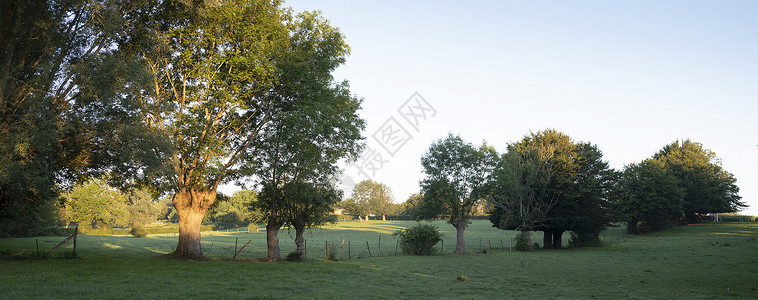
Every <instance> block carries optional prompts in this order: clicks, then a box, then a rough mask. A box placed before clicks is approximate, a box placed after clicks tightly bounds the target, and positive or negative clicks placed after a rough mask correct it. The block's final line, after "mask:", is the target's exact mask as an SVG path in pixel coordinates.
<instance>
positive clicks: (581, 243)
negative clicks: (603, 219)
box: [569, 231, 602, 248]
mask: <svg viewBox="0 0 758 300" xmlns="http://www.w3.org/2000/svg"><path fill="white" fill-rule="evenodd" d="M601 244H602V243H601V242H600V234H599V233H598V232H574V231H572V232H571V239H570V240H569V246H570V247H577V248H578V247H598V246H601Z"/></svg>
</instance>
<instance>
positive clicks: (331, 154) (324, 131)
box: [248, 12, 364, 261]
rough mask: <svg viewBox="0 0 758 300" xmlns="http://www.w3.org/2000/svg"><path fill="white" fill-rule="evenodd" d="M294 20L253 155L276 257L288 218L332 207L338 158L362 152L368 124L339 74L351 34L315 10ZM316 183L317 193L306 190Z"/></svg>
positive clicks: (312, 217)
mask: <svg viewBox="0 0 758 300" xmlns="http://www.w3.org/2000/svg"><path fill="white" fill-rule="evenodd" d="M287 27H288V29H289V36H288V45H287V47H286V50H285V51H284V53H283V55H281V56H280V57H279V58H278V60H277V65H276V74H277V76H278V78H279V81H278V82H277V83H276V84H275V85H274V86H273V88H272V91H273V92H272V95H271V97H273V98H274V99H277V100H276V101H277V103H279V105H277V106H274V107H272V115H271V118H270V122H268V123H267V124H265V125H264V126H263V129H262V134H261V135H259V136H258V138H257V140H256V141H255V143H254V147H251V148H250V149H249V151H250V155H249V156H248V157H249V158H250V159H251V160H250V161H248V163H249V164H255V165H257V169H256V170H255V175H256V178H257V179H258V182H259V184H260V186H262V187H263V188H262V192H261V197H260V200H261V201H260V206H259V208H260V209H261V210H262V211H264V214H265V216H264V220H265V222H266V234H267V245H268V259H269V260H272V261H274V260H279V259H280V258H281V255H280V253H279V242H278V241H279V239H278V232H279V229H280V228H281V227H282V226H283V225H284V224H287V223H291V224H293V225H295V227H303V226H308V225H309V224H315V223H317V221H318V219H319V218H320V217H321V216H320V215H323V214H325V213H326V211H330V210H331V208H332V205H333V204H334V203H332V202H331V201H332V200H335V201H336V199H334V198H333V197H331V196H329V195H331V194H330V193H331V192H330V190H331V188H330V187H331V186H332V185H333V182H334V181H335V180H336V178H335V176H336V174H337V173H338V168H337V162H338V161H340V160H341V159H347V160H350V159H355V157H357V155H358V153H359V151H360V144H359V143H360V141H361V140H362V139H363V137H362V136H361V134H360V132H361V130H362V129H363V128H364V121H363V120H362V119H361V118H360V117H359V116H358V110H359V109H360V106H361V102H362V100H361V99H358V98H356V97H354V96H352V95H351V94H350V90H349V86H348V84H347V82H340V83H336V82H335V81H334V78H333V76H332V72H333V71H334V70H335V69H336V68H337V67H338V66H339V65H341V64H342V63H344V62H345V58H346V56H347V55H348V54H349V48H348V46H347V44H345V41H344V36H343V35H342V34H341V33H340V32H339V30H338V29H337V28H335V27H332V26H331V25H329V23H328V22H327V21H326V20H325V19H323V18H322V17H321V16H320V15H319V14H318V13H313V12H304V13H301V14H299V15H297V16H296V17H294V18H293V19H292V20H291V21H290V22H288V23H287ZM313 189H315V191H317V192H318V195H312V196H308V197H301V196H303V195H304V194H303V192H302V191H303V190H313ZM301 202H302V203H301ZM293 217H297V218H296V219H293ZM304 218H307V219H308V220H304ZM296 223H297V224H296ZM301 233H302V232H301Z"/></svg>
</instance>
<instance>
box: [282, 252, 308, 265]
mask: <svg viewBox="0 0 758 300" xmlns="http://www.w3.org/2000/svg"><path fill="white" fill-rule="evenodd" d="M284 260H285V261H290V262H302V261H305V260H304V259H303V257H301V256H300V252H297V251H292V252H290V253H289V254H287V257H285V258H284Z"/></svg>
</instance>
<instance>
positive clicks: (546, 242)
mask: <svg viewBox="0 0 758 300" xmlns="http://www.w3.org/2000/svg"><path fill="white" fill-rule="evenodd" d="M542 249H553V232H552V231H550V230H545V231H543V236H542Z"/></svg>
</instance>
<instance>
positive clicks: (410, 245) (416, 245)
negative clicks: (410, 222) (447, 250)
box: [394, 224, 443, 255]
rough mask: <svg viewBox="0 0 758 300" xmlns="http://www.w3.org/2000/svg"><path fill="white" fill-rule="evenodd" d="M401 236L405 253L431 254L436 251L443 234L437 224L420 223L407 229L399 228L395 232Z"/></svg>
mask: <svg viewBox="0 0 758 300" xmlns="http://www.w3.org/2000/svg"><path fill="white" fill-rule="evenodd" d="M394 235H395V236H398V237H399V238H400V248H402V249H403V253H404V254H409V255H431V254H433V253H434V251H435V248H434V245H436V244H437V243H438V242H439V241H441V240H442V236H443V235H442V234H441V233H440V231H439V230H438V229H437V226H434V225H432V224H418V225H416V226H413V227H409V228H407V229H405V230H398V231H397V232H395V233H394Z"/></svg>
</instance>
